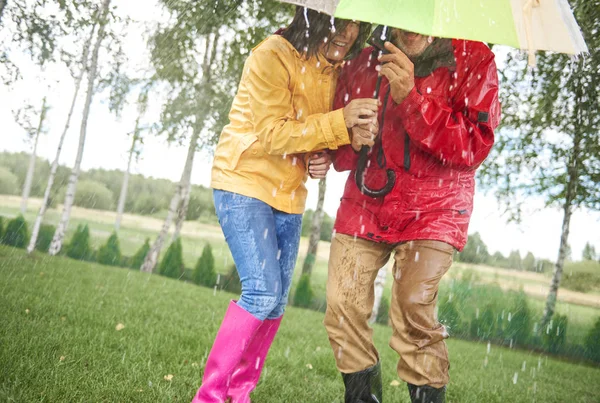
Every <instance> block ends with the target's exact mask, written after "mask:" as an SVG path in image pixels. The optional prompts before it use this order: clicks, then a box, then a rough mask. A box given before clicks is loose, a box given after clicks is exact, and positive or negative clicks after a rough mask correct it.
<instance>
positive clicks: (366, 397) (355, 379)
mask: <svg viewBox="0 0 600 403" xmlns="http://www.w3.org/2000/svg"><path fill="white" fill-rule="evenodd" d="M342 378H343V379H344V385H345V386H346V397H345V402H346V403H381V402H382V396H383V388H382V384H381V364H380V363H379V362H378V363H377V364H375V365H374V366H372V367H370V368H367V369H365V370H362V371H360V372H354V373H352V374H342Z"/></svg>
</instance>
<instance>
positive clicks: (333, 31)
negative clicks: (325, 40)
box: [329, 16, 335, 34]
mask: <svg viewBox="0 0 600 403" xmlns="http://www.w3.org/2000/svg"><path fill="white" fill-rule="evenodd" d="M329 21H330V22H331V33H334V34H335V18H334V17H333V16H332V17H331V19H330V20H329Z"/></svg>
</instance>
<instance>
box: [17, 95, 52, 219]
mask: <svg viewBox="0 0 600 403" xmlns="http://www.w3.org/2000/svg"><path fill="white" fill-rule="evenodd" d="M46 111H47V107H46V97H44V100H43V101H42V110H41V112H40V121H39V122H38V127H37V130H36V131H35V140H34V141H33V151H32V152H31V156H30V157H29V168H27V176H26V177H25V183H24V184H23V194H22V197H21V214H25V212H26V211H27V201H28V200H29V193H30V192H31V182H33V173H34V172H35V160H36V157H37V145H38V140H39V139H40V133H41V132H42V127H43V126H44V119H45V118H46Z"/></svg>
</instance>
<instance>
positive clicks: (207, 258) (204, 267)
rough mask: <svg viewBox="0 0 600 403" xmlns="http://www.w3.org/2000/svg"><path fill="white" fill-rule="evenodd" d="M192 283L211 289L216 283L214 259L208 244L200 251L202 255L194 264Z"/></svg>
mask: <svg viewBox="0 0 600 403" xmlns="http://www.w3.org/2000/svg"><path fill="white" fill-rule="evenodd" d="M193 281H194V283H195V284H198V285H203V286H206V287H213V286H214V285H215V284H216V283H217V272H216V271H215V258H214V257H213V253H212V247H211V246H210V244H209V243H207V244H206V245H205V246H204V249H202V255H201V256H200V258H199V259H198V262H197V263H196V268H195V269H194V274H193Z"/></svg>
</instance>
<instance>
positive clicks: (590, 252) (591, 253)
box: [581, 242, 598, 260]
mask: <svg viewBox="0 0 600 403" xmlns="http://www.w3.org/2000/svg"><path fill="white" fill-rule="evenodd" d="M581 257H582V258H583V260H596V258H597V257H598V255H597V254H596V248H594V246H593V245H591V244H590V243H589V242H586V243H585V246H584V247H583V253H582V256H581Z"/></svg>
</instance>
